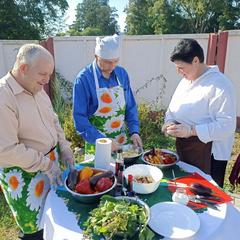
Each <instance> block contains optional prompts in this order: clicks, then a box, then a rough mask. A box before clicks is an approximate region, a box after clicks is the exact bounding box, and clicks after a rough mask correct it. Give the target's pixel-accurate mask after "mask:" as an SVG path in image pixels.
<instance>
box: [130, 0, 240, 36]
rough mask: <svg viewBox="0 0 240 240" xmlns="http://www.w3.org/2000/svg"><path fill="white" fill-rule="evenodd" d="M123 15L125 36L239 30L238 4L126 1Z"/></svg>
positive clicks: (238, 0)
mask: <svg viewBox="0 0 240 240" xmlns="http://www.w3.org/2000/svg"><path fill="white" fill-rule="evenodd" d="M126 12H127V21H126V22H127V27H126V31H127V33H128V34H148V33H150V34H154V33H155V34H163V33H165V34H166V33H209V32H217V31H219V30H230V29H238V28H239V27H240V0H201V1H195V0H130V1H129V6H128V8H127V9H126ZM140 16H143V17H142V19H141V17H140ZM143 28H144V30H143ZM144 31H146V33H145V32H144Z"/></svg>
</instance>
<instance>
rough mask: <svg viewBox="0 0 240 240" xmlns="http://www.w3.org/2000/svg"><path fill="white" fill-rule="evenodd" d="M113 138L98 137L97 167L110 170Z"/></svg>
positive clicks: (95, 164)
mask: <svg viewBox="0 0 240 240" xmlns="http://www.w3.org/2000/svg"><path fill="white" fill-rule="evenodd" d="M111 149H112V140H111V139H109V138H98V139H97V140H96V151H95V161H94V166H95V168H102V169H106V170H109V168H110V161H111Z"/></svg>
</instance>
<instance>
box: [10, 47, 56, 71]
mask: <svg viewBox="0 0 240 240" xmlns="http://www.w3.org/2000/svg"><path fill="white" fill-rule="evenodd" d="M40 56H43V57H46V58H49V59H53V57H52V55H51V53H50V52H49V51H48V50H47V49H45V48H44V47H42V46H41V45H39V44H35V43H28V44H24V45H23V46H22V47H20V49H19V51H18V54H17V56H16V62H15V64H14V68H18V67H19V66H20V64H28V65H32V64H33V63H34V62H35V61H36V59H38V57H40Z"/></svg>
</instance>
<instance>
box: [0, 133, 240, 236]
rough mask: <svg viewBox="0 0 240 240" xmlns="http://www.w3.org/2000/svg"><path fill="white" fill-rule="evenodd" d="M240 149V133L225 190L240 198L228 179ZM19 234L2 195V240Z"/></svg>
mask: <svg viewBox="0 0 240 240" xmlns="http://www.w3.org/2000/svg"><path fill="white" fill-rule="evenodd" d="M239 149H240V133H236V139H235V144H234V148H233V152H232V158H231V160H230V161H229V163H228V166H227V171H226V175H225V183H224V189H225V190H226V191H231V192H233V193H234V194H237V195H238V196H239V197H240V187H237V188H235V189H232V187H231V185H230V183H229V181H228V177H229V174H230V172H231V169H232V167H233V164H234V161H235V160H236V158H237V155H238V154H239V153H240V150H239ZM239 206H240V205H239ZM17 232H18V229H17V226H16V224H15V222H14V220H13V218H12V215H11V212H10V209H9V207H8V206H7V204H6V201H5V199H4V197H3V194H2V193H0V240H15V239H18V238H17Z"/></svg>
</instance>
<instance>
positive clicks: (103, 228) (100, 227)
mask: <svg viewBox="0 0 240 240" xmlns="http://www.w3.org/2000/svg"><path fill="white" fill-rule="evenodd" d="M147 219H148V216H147V214H146V211H145V209H144V207H143V206H141V205H140V204H138V203H135V202H130V201H128V200H116V199H115V198H113V197H109V196H107V197H105V196H104V197H103V198H102V200H101V202H100V204H99V206H98V207H97V208H95V209H93V210H92V211H91V212H90V216H89V218H88V219H87V221H86V222H85V223H84V226H85V227H86V229H85V231H84V234H85V235H86V236H88V238H90V239H95V238H94V236H96V235H97V236H99V235H101V236H104V237H105V238H106V239H114V237H116V236H117V237H121V238H123V239H141V240H144V239H148V240H150V239H152V237H153V235H154V234H153V233H152V237H150V235H151V234H150V235H149V234H146V232H144V231H145V229H146V225H147ZM146 235H148V236H147V237H146ZM117 239H118V238H117Z"/></svg>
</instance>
